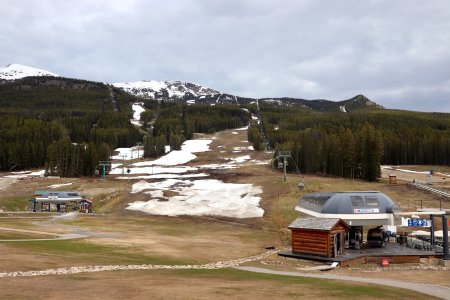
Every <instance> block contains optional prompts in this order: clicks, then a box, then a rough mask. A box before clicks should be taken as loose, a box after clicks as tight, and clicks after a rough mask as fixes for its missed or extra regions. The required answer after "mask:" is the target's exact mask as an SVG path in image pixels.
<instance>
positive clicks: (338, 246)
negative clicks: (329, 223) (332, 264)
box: [333, 232, 343, 257]
mask: <svg viewBox="0 0 450 300" xmlns="http://www.w3.org/2000/svg"><path fill="white" fill-rule="evenodd" d="M342 242H343V241H342V236H341V233H340V232H339V233H335V234H334V243H333V249H334V253H333V254H334V256H333V257H337V256H338V255H341V254H342Z"/></svg>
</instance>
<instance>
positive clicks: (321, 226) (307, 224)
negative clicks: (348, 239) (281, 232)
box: [288, 218, 347, 230]
mask: <svg viewBox="0 0 450 300" xmlns="http://www.w3.org/2000/svg"><path fill="white" fill-rule="evenodd" d="M340 221H341V222H343V223H344V224H345V225H347V223H345V222H344V221H342V220H341V219H334V218H333V219H330V218H297V219H296V220H295V221H294V222H292V223H291V225H289V227H288V228H290V229H293V228H302V229H312V230H331V229H332V228H333V227H334V226H335V225H336V224H337V223H339V222H340Z"/></svg>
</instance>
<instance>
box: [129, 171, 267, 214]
mask: <svg viewBox="0 0 450 300" xmlns="http://www.w3.org/2000/svg"><path fill="white" fill-rule="evenodd" d="M148 189H150V190H151V191H147V192H145V193H144V194H148V195H150V196H151V199H150V200H149V201H136V202H133V203H130V204H129V206H128V207H127V209H129V210H138V211H143V212H146V213H149V214H153V215H165V216H179V215H191V216H204V215H219V216H225V217H232V218H255V217H262V216H263V215H264V210H263V209H262V208H261V207H260V206H259V202H260V200H261V198H260V197H259V196H258V195H260V194H261V193H262V190H261V188H260V187H256V186H253V185H252V184H237V183H224V182H222V181H220V180H215V179H204V180H195V181H190V180H178V179H167V180H165V181H162V182H155V183H149V182H142V181H140V182H138V183H136V184H134V185H133V188H132V192H133V193H139V192H142V191H145V190H148ZM166 190H167V191H172V192H174V193H177V194H178V195H176V196H172V197H163V198H164V199H165V201H158V200H159V198H161V196H162V193H161V192H157V191H166ZM155 196H156V197H155ZM155 198H157V199H155Z"/></svg>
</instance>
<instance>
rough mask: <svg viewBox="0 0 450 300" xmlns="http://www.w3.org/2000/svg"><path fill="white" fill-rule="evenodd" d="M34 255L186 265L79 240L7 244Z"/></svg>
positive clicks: (132, 250) (108, 262) (104, 261)
mask: <svg viewBox="0 0 450 300" xmlns="http://www.w3.org/2000/svg"><path fill="white" fill-rule="evenodd" d="M7 243H9V244H10V245H13V246H14V247H18V248H21V249H25V250H29V251H30V252H32V253H33V254H34V255H36V254H38V255H39V254H40V255H50V256H52V257H59V258H68V259H72V260H73V261H80V262H85V263H92V264H168V265H175V264H186V262H185V261H183V260H176V259H168V258H161V257H152V256H149V255H145V254H139V253H136V249H132V248H119V247H112V246H106V245H98V244H93V243H89V242H86V241H80V240H55V241H31V242H15V241H12V242H7Z"/></svg>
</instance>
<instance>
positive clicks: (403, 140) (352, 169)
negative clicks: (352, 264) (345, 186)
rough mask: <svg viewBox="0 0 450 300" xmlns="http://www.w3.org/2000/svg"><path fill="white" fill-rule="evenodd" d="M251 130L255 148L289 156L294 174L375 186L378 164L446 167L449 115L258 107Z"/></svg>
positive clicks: (375, 109) (449, 149)
mask: <svg viewBox="0 0 450 300" xmlns="http://www.w3.org/2000/svg"><path fill="white" fill-rule="evenodd" d="M259 115H260V119H261V124H260V125H258V124H256V123H254V124H252V125H251V126H250V128H249V140H250V141H251V142H253V143H254V145H255V149H264V147H268V148H272V149H275V151H276V152H275V156H276V153H277V151H290V152H291V155H292V158H293V160H294V162H293V163H292V164H290V165H289V166H288V168H290V169H291V170H292V169H293V168H295V167H298V168H299V171H300V172H302V173H319V174H325V175H332V176H340V177H345V178H364V179H366V180H368V181H375V180H377V179H378V178H379V177H380V176H381V170H380V164H386V165H416V164H421V165H448V164H449V162H450V114H446V113H422V112H412V111H400V110H387V109H382V108H378V107H372V108H362V109H355V110H353V111H352V112H350V113H343V112H317V111H314V110H311V109H308V108H302V107H300V106H297V107H295V106H291V107H280V106H270V105H260V112H259Z"/></svg>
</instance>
